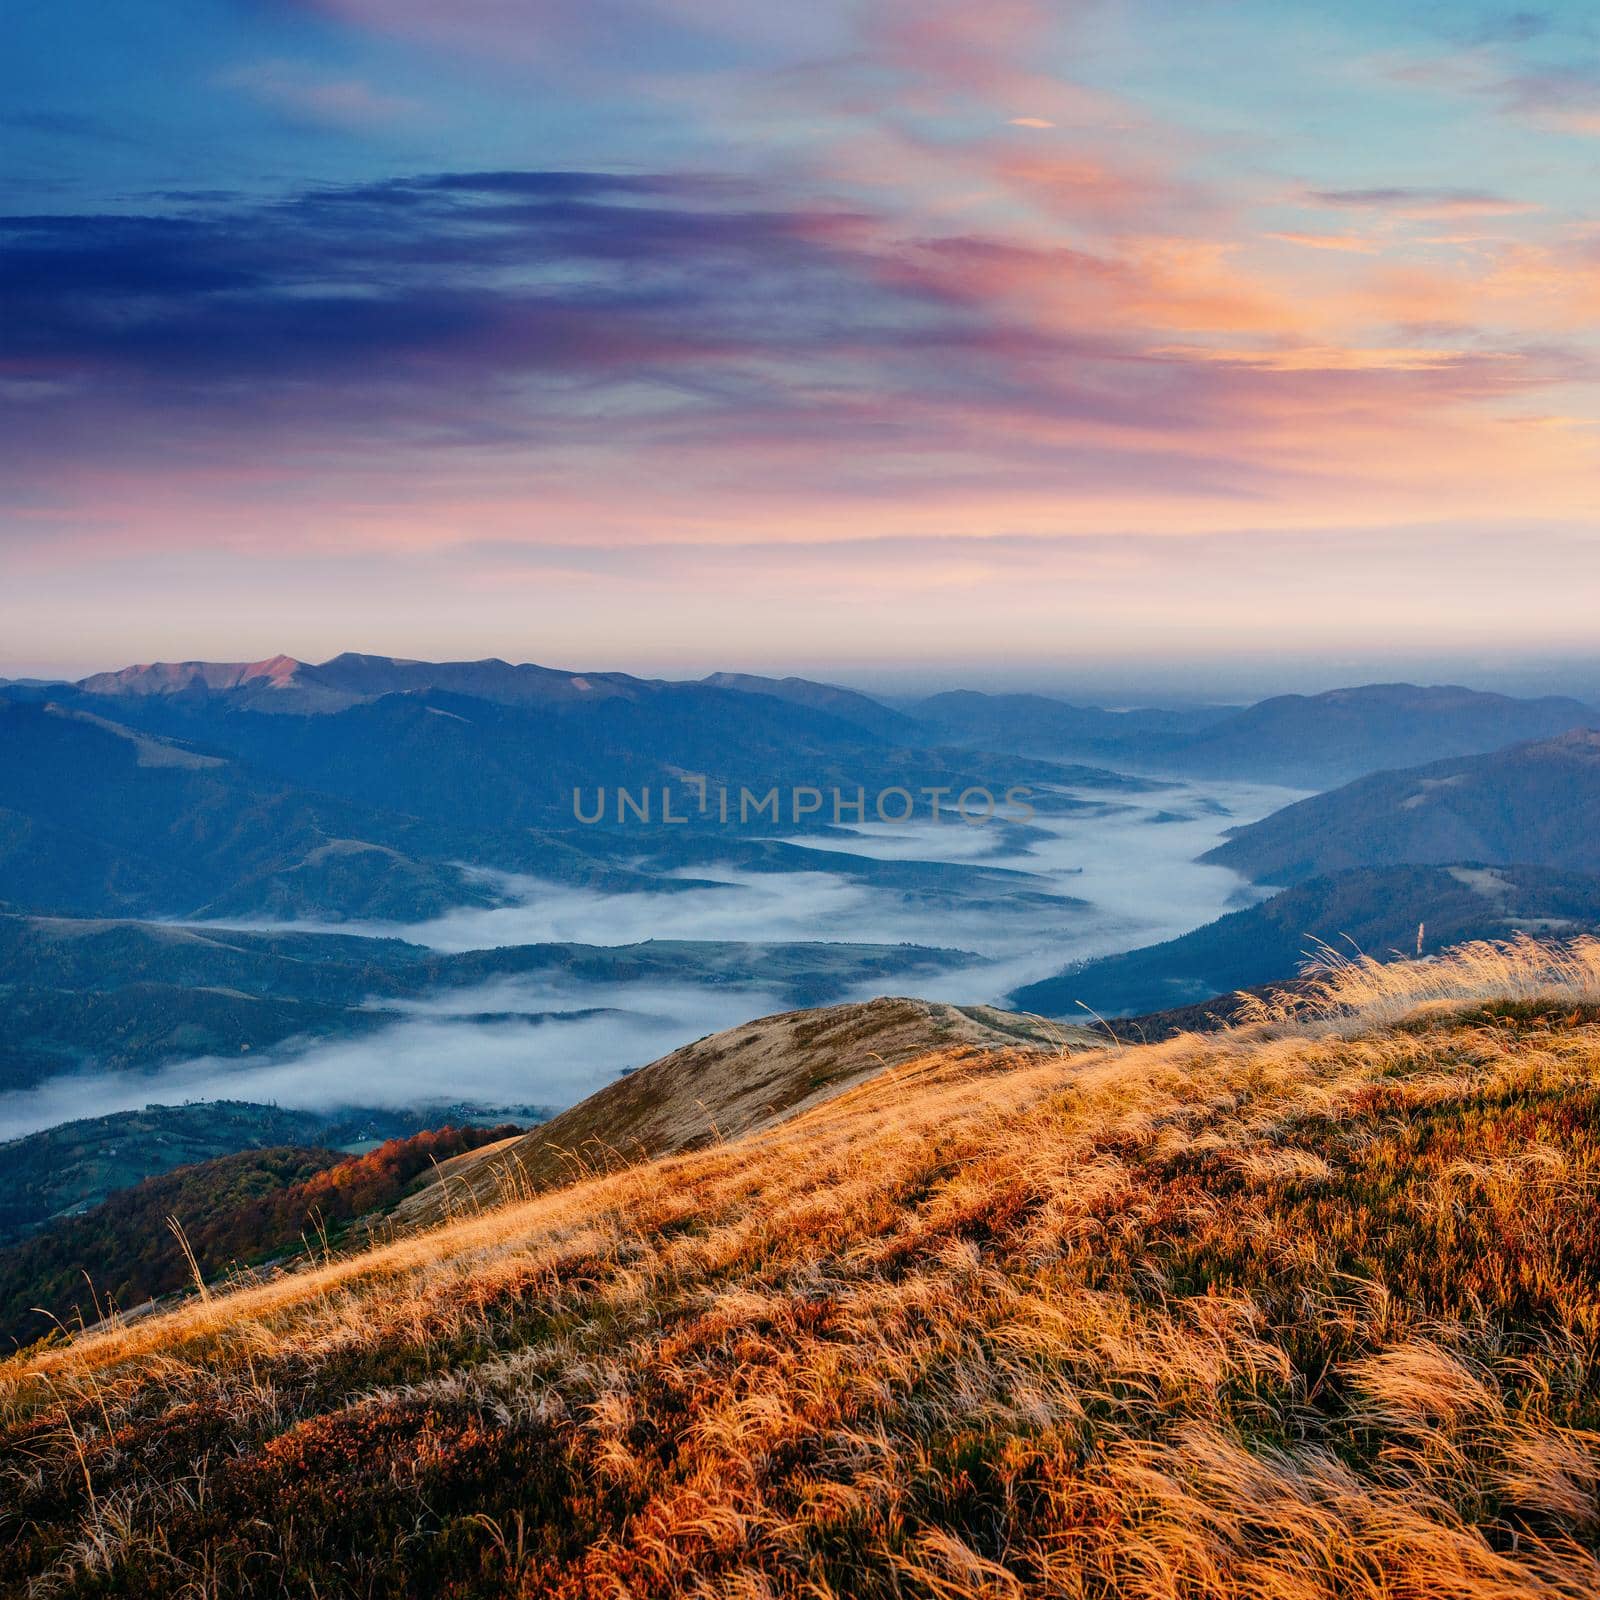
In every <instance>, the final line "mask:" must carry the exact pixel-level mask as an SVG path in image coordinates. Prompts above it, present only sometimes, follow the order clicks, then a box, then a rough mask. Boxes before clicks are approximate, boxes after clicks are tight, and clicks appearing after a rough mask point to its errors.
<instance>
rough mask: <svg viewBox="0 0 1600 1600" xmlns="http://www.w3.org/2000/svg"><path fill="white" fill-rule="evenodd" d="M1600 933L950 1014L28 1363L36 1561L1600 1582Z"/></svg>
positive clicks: (1201, 1586)
mask: <svg viewBox="0 0 1600 1600" xmlns="http://www.w3.org/2000/svg"><path fill="white" fill-rule="evenodd" d="M1597 974H1600V945H1596V944H1595V943H1594V942H1593V941H1589V942H1585V943H1582V944H1579V945H1574V946H1568V947H1564V948H1563V949H1561V950H1552V949H1549V948H1546V947H1539V946H1533V945H1531V944H1527V943H1519V944H1515V945H1512V946H1504V947H1489V946H1475V947H1470V948H1469V949H1468V950H1466V951H1465V952H1462V953H1460V954H1458V955H1456V956H1453V957H1450V958H1442V959H1440V960H1437V961H1434V962H1428V963H1419V964H1412V965H1408V966H1406V967H1404V968H1395V967H1391V968H1385V969H1382V971H1381V972H1373V971H1372V970H1370V969H1369V968H1368V967H1367V966H1366V965H1365V964H1357V965H1355V966H1352V967H1347V968H1346V969H1345V970H1343V971H1340V972H1331V973H1327V974H1325V975H1324V977H1323V980H1322V982H1323V988H1322V992H1321V994H1320V997H1319V1003H1318V1004H1317V1005H1316V1006H1315V1007H1307V1006H1306V1005H1305V1004H1304V1002H1303V1001H1301V1002H1299V1003H1298V1004H1297V1006H1296V1008H1295V1010H1294V1012H1293V1014H1292V1015H1291V1013H1290V1010H1289V1008H1288V1007H1287V1005H1286V1006H1285V1007H1280V1008H1278V1009H1277V1010H1276V1011H1275V1012H1273V1013H1272V1014H1271V1015H1264V1016H1263V1017H1262V1018H1261V1019H1260V1020H1258V1021H1257V1022H1256V1023H1254V1024H1252V1025H1251V1026H1249V1027H1246V1028H1243V1029H1237V1030H1234V1031H1232V1032H1230V1033H1226V1034H1221V1035H1215V1036H1208V1037H1204V1038H1202V1037H1196V1036H1186V1037H1182V1038H1179V1039H1175V1040H1171V1041H1167V1042H1165V1043H1163V1044H1160V1045H1154V1046H1144V1047H1139V1048H1126V1049H1095V1050H1084V1051H1080V1052H1078V1053H1073V1054H1068V1053H1038V1052H1035V1053H1012V1054H1006V1053H994V1052H990V1053H978V1052H965V1053H934V1054H931V1055H929V1056H926V1057H924V1058H922V1059H920V1060H917V1061H914V1062H912V1063H909V1064H908V1065H906V1066H904V1067H901V1068H899V1069H897V1070H895V1071H893V1072H890V1073H886V1074H882V1075H880V1076H878V1077H876V1078H873V1079H870V1080H868V1081H866V1082H864V1083H861V1084H858V1085H856V1086H854V1087H852V1088H850V1089H848V1090H846V1091H845V1092H844V1093H843V1094H841V1095H839V1096H838V1097H836V1098H835V1099H833V1100H831V1101H828V1102H826V1103H825V1104H823V1105H821V1106H818V1107H815V1108H813V1109H811V1110H809V1111H807V1112H805V1113H804V1114H802V1115H801V1116H799V1117H797V1118H795V1119H794V1120H792V1121H790V1122H787V1123H784V1124H782V1125H780V1126H778V1127H776V1128H773V1129H769V1130H767V1131H765V1132H762V1133H759V1134H755V1135H752V1136H749V1137H747V1138H744V1139H742V1140H737V1141H732V1142H729V1143H727V1144H723V1145H720V1146H717V1147H715V1148H712V1149H709V1150H705V1151H702V1152H698V1153H695V1154H691V1155H683V1156H678V1157H674V1158H669V1159H667V1160H664V1161H658V1162H655V1163H652V1164H648V1165H642V1166H639V1167H635V1168H632V1169H629V1170H626V1171H622V1172H615V1173H611V1174H608V1175H605V1176H601V1177H597V1178H594V1179H591V1180H588V1181H585V1182H581V1183H578V1184H575V1185H574V1186H572V1187H569V1188H565V1189H561V1190H557V1191H555V1192H552V1193H549V1194H545V1195H542V1196H538V1197H535V1198H531V1199H527V1200H524V1201H520V1202H517V1203H514V1204H510V1205H507V1206H505V1207H503V1208H501V1209H498V1210H495V1211H493V1212H488V1213H485V1214H482V1215H479V1216H473V1217H469V1218H465V1219H461V1220H458V1221H456V1222H454V1223H452V1224H450V1225H448V1226H446V1227H443V1228H440V1229H438V1230H436V1231H434V1232H431V1233H428V1234H425V1235H420V1236H417V1237H413V1238H409V1239H405V1240H401V1241H399V1242H397V1243H394V1244H391V1245H388V1246H385V1247H383V1248H380V1249H376V1250H374V1251H372V1252H370V1253H369V1254H366V1255H363V1256H360V1257H357V1258H354V1259H349V1260H335V1261H333V1262H330V1263H327V1264H325V1265H323V1266H320V1267H317V1268H315V1269H313V1270H307V1271H304V1272H301V1273H297V1274H295V1275H293V1276H290V1277H286V1278H283V1279H280V1280H278V1281H276V1282H272V1283H268V1284H263V1285H261V1286H258V1287H255V1288H249V1289H244V1290H242V1291H238V1292H234V1293H230V1294H226V1295H219V1296H214V1297H213V1298H212V1299H211V1300H210V1301H209V1302H205V1303H202V1302H199V1301H195V1302H193V1303H191V1304H189V1305H186V1306H185V1307H183V1308H181V1309H180V1310H178V1311H176V1312H174V1313H172V1314H169V1315H166V1316H163V1317H160V1318H153V1319H150V1320H148V1321H146V1322H143V1323H136V1324H134V1325H132V1326H129V1327H127V1328H122V1329H111V1330H108V1331H105V1332H102V1333H98V1334H95V1335H93V1336H91V1337H87V1338H83V1339H80V1340H78V1341H77V1342H75V1343H74V1344H72V1345H70V1346H67V1347H64V1348H59V1349H52V1350H44V1351H41V1352H38V1353H36V1354H35V1355H34V1356H32V1357H31V1358H25V1359H18V1360H15V1361H13V1362H11V1363H8V1364H6V1365H4V1366H0V1504H4V1506H5V1507H6V1510H5V1513H4V1521H3V1522H0V1541H3V1544H4V1549H3V1552H0V1581H4V1582H5V1583H6V1584H8V1585H9V1586H10V1589H11V1591H12V1592H17V1593H33V1594H54V1593H74V1594H109V1593H118V1594H122V1593H135V1594H151V1595H155V1594H191V1595H206V1594H217V1595H222V1594H228V1595H232V1594H252V1595H269V1594H271V1595H275V1594H293V1595H309V1594H316V1595H319V1596H323V1597H329V1596H333V1595H361V1596H379V1595H383V1596H388V1595H393V1596H401V1595H413V1594H418V1595H420V1594H430V1595H431V1594H438V1595H502V1594H504V1595H524V1596H532V1595H544V1594H571V1595H586V1596H613V1597H615V1596H624V1595H640V1596H644V1595H690V1594H696V1595H721V1596H729V1597H732V1596H745V1597H757V1596H779V1595H796V1596H799V1595H805V1596H811V1597H816V1600H823V1597H828V1596H856V1595H861V1596H876V1595H882V1596H893V1597H896V1600H909V1597H913V1596H928V1597H937V1600H958V1597H969V1596H1010V1595H1022V1594H1028V1595H1034V1594H1037V1595H1052V1596H1063V1597H1080V1596H1102V1595H1118V1596H1130V1597H1139V1600H1146V1597H1148V1600H1177V1597H1186V1596H1202V1595H1204V1596H1213V1595H1217V1596H1238V1597H1241V1600H1242V1597H1245V1596H1266V1597H1272V1600H1313V1597H1315V1600H1323V1597H1329V1600H1331V1597H1333V1596H1341V1597H1342V1596H1352V1597H1363V1600H1365V1597H1371V1600H1379V1597H1383V1600H1392V1597H1400V1596H1404V1597H1408V1600H1423V1597H1439V1600H1444V1597H1451V1600H1458V1597H1464V1600H1490V1597H1495V1600H1499V1597H1512V1596H1528V1597H1535V1596H1537V1597H1545V1600H1550V1597H1565V1596H1570V1597H1578V1596H1593V1595H1595V1594H1596V1593H1600V1560H1597V1556H1596V1549H1597V1545H1600V1434H1597V1432H1596V1429H1597V1428H1600V1227H1597V1224H1596V1207H1597V1202H1600V1020H1597V1018H1600V1012H1597V1011H1595V1010H1592V1009H1590V1007H1591V1005H1592V1003H1593V1002H1594V1001H1595V999H1596V998H1600V995H1597V989H1600V986H1597V984H1596V981H1595V979H1596V975H1597ZM1419 1007H1420V1008H1421V1009H1420V1011H1419Z"/></svg>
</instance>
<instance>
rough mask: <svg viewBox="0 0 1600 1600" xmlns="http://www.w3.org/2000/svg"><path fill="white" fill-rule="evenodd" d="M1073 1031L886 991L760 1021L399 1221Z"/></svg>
mask: <svg viewBox="0 0 1600 1600" xmlns="http://www.w3.org/2000/svg"><path fill="white" fill-rule="evenodd" d="M1065 1036H1075V1033H1074V1030H1068V1034H1067V1035H1065ZM1065 1036H1064V1035H1062V1034H1061V1032H1060V1030H1057V1029H1051V1028H1041V1027H1040V1026H1039V1025H1038V1024H1037V1023H1035V1022H1033V1021H1032V1020H1030V1019H1029V1018H1026V1017H1019V1016H1014V1015H1011V1014H1009V1013H1006V1012H1003V1011H997V1010H994V1009H993V1008H992V1007H988V1006H953V1005H944V1004H940V1003H936V1002H932V1001H927V1000H910V999H904V998H893V997H887V996H885V997H880V998H879V999H875V1000H867V1001H860V1002H855V1003H852V1004H848V1005H838V1006H826V1007H823V1008H821V1009H816V1008H811V1009H807V1010H803V1011H786V1012H782V1013H780V1014H778V1015H776V1016H771V1017H757V1018H755V1019H754V1020H753V1021H750V1022H747V1023H743V1024H741V1025H740V1026H739V1027H737V1028H728V1029H726V1030H724V1031H723V1032H721V1033H714V1034H710V1035H708V1036H707V1037H706V1038H704V1039H699V1040H696V1041H695V1042H694V1043H693V1044H688V1045H685V1046H683V1048H682V1049H679V1050H674V1051H673V1052H672V1053H671V1054H670V1055H666V1056H663V1057H662V1058H661V1059H660V1060H659V1061H653V1062H651V1063H650V1065H649V1066H646V1067H640V1068H639V1070H638V1071H636V1072H631V1073H629V1074H628V1075H627V1076H626V1077H623V1078H620V1079H619V1080H618V1081H617V1082H615V1083H612V1084H608V1085H607V1086H606V1087H605V1088H604V1089H601V1090H600V1091H599V1092H598V1093H596V1094H592V1095H590V1096H589V1098H588V1099H587V1100H584V1101H582V1102H580V1103H579V1104H578V1105H576V1106H573V1107H572V1108H571V1109H570V1110H568V1111H563V1112H561V1113H560V1114H559V1115H558V1116H555V1117H552V1118H551V1119H550V1120H549V1121H548V1122H544V1123H541V1124H540V1125H539V1126H538V1127H537V1128H535V1129H534V1130H533V1131H532V1132H531V1133H529V1134H526V1135H525V1136H524V1137H523V1138H521V1139H519V1140H517V1141H515V1142H514V1143H512V1144H509V1145H507V1146H506V1147H504V1148H501V1149H497V1150H496V1151H495V1152H494V1153H493V1156H492V1158H488V1157H486V1158H485V1159H484V1160H482V1161H481V1162H478V1163H471V1164H465V1163H464V1164H460V1165H458V1166H457V1167H456V1169H455V1170H454V1171H453V1172H452V1173H451V1175H450V1177H449V1178H448V1180H446V1181H445V1182H443V1183H441V1184H438V1185H436V1186H433V1187H431V1188H428V1189H425V1190H423V1191H421V1192H420V1193H419V1194H417V1195H416V1196H414V1197H413V1198H412V1199H410V1200H408V1201H407V1202H406V1203H405V1204H404V1205H402V1206H401V1207H400V1209H399V1210H398V1212H397V1213H396V1216H395V1221H396V1222H397V1223H399V1224H401V1225H410V1226H415V1225H419V1224H427V1223H432V1222H438V1221H440V1220H442V1219H443V1218H445V1217H447V1216H449V1215H451V1214H453V1213H454V1212H456V1211H459V1210H462V1209H476V1208H478V1207H481V1206H483V1205H485V1204H494V1203H496V1202H497V1201H501V1200H504V1199H505V1198H506V1197H507V1196H508V1195H512V1194H518V1193H529V1192H532V1191H533V1190H537V1189H543V1188H548V1187H550V1186H551V1185H553V1184H556V1183H559V1182H561V1181H563V1180H570V1179H571V1178H572V1176H573V1175H574V1174H575V1173H578V1172H586V1171H592V1170H597V1169H598V1170H604V1169H606V1168H609V1167H613V1166H618V1165H623V1166H626V1165H629V1164H632V1163H635V1162H639V1161H644V1160H650V1159H652V1158H654V1157H657V1156H663V1155H670V1154H674V1153H676V1152H679V1151H683V1150H693V1149H697V1148H698V1147H700V1146H701V1145H705V1144H710V1143H714V1142H718V1141H721V1140H723V1139H728V1138H733V1137H736V1136H738V1135H741V1134H745V1133H748V1132H750V1131H751V1130H753V1129H756V1128H762V1127H767V1126H769V1125H771V1124H773V1123H776V1122H780V1121H782V1120H783V1119H784V1118H785V1117H789V1116H792V1115H794V1114H795V1113H796V1112H797V1111H798V1110H800V1109H801V1108H803V1107H805V1106H807V1105H811V1104H813V1103H816V1102H818V1101H820V1100H823V1099H826V1098H827V1097H828V1096H829V1095H832V1094H835V1093H837V1092H838V1091H839V1090H840V1089H841V1088H843V1087H845V1086H846V1085H847V1084H849V1083H851V1082H853V1081H855V1080H857V1079H859V1078H862V1077H864V1076H871V1075H872V1074H874V1073H877V1072H883V1071H888V1070H889V1069H891V1068H893V1067H896V1066H898V1065H899V1064H900V1063H901V1062H904V1061H907V1060H910V1059H911V1058H912V1057H914V1056H920V1055H923V1054H925V1053H926V1052H927V1051H928V1050H930V1049H933V1048H938V1049H943V1050H948V1051H957V1050H963V1049H990V1050H992V1049H997V1048H1004V1047H1008V1046H1012V1045H1016V1044H1018V1043H1024V1044H1030V1045H1040V1044H1044V1043H1049V1042H1053V1041H1054V1040H1056V1039H1058V1038H1061V1037H1065Z"/></svg>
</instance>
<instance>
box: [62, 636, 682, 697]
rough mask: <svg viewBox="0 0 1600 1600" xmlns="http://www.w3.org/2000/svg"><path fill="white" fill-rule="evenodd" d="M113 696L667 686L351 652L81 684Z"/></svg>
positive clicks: (526, 667) (160, 668) (553, 691)
mask: <svg viewBox="0 0 1600 1600" xmlns="http://www.w3.org/2000/svg"><path fill="white" fill-rule="evenodd" d="M75 687H76V688H78V689H79V690H81V691H82V692H83V693H84V694H90V695H103V696H106V697H108V698H116V697H124V696H134V697H146V696H179V695H181V696H187V697H189V698H191V699H205V698H208V697H210V696H227V697H229V698H230V699H231V700H232V701H233V702H234V703H235V704H239V705H242V706H246V707H248V708H249V709H250V710H254V711H281V712H326V711H337V710H344V709H345V708H347V707H349V706H354V705H359V704H361V703H362V702H363V701H367V700H376V699H380V698H381V697H382V696H384V695H388V694H407V693H417V692H419V691H424V690H428V689H440V690H444V691H446V692H448V693H454V694H464V695H470V696H472V697H474V698H476V699H482V700H490V701H494V702H496V703H499V704H502V705H547V706H549V705H562V704H570V703H572V702H574V701H583V702H593V701H596V700H604V699H608V698H612V697H614V696H621V697H623V698H627V699H639V698H642V697H643V696H645V695H647V694H649V693H650V692H652V691H653V690H654V689H656V688H659V687H662V685H660V684H659V683H655V682H652V681H650V680H647V679H642V678H633V677H630V676H629V675H628V674H627V673H622V672H596V673H574V672H560V671H557V670H555V669H553V668H550V667H540V666H534V665H532V664H531V663H522V664H520V665H513V664H512V663H510V662H508V661H502V660H500V659H499V658H498V657H489V658H486V659H484V660H482V661H414V660H409V659H406V658H403V657H398V656H379V655H363V654H360V653H358V652H356V651H350V650H347V651H345V652H344V653H343V654H341V655H337V656H333V657H331V658H330V659H329V660H327V661H323V662H320V663H317V664H315V665H313V664H312V663H310V662H305V661H299V660H296V659H295V658H294V657H293V656H286V655H277V656H272V657H269V658H268V659H267V660H265V661H253V662H216V661H175V662H166V661H156V662H147V663H141V664H139V665H137V666H131V667H124V668H122V669H121V670H120V671H117V672H97V673H93V674H91V675H90V676H89V677H87V678H80V679H79V680H78V682H77V684H76V685H75Z"/></svg>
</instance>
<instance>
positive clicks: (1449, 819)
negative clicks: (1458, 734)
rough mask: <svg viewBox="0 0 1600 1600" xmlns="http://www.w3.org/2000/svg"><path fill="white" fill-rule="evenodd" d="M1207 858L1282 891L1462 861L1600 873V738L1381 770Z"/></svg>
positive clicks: (1252, 828)
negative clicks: (1341, 876)
mask: <svg viewBox="0 0 1600 1600" xmlns="http://www.w3.org/2000/svg"><path fill="white" fill-rule="evenodd" d="M1201 859H1202V860H1204V861H1210V862H1215V863H1216V864H1217V865H1218V866H1223V867H1231V868H1233V870H1234V871H1236V872H1242V873H1243V874H1244V875H1245V876H1246V877H1249V878H1253V879H1254V880H1255V881H1256V882H1257V883H1274V884H1288V883H1299V882H1301V881H1303V880H1304V879H1306V878H1315V877H1320V876H1322V875H1323V874H1325V873H1330V872H1341V871H1344V870H1345V869H1346V868H1349V867H1388V866H1397V865H1400V864H1402V863H1410V864H1415V865H1431V864H1434V863H1447V862H1456V861H1475V862H1480V863H1482V864H1485V865H1488V866H1500V865H1505V864H1509V863H1512V862H1521V863H1525V864H1528V865H1533V866H1541V867H1564V868H1567V869H1569V870H1571V871H1575V872H1600V731H1597V730H1595V729H1589V728H1579V729H1574V730H1573V731H1572V732H1570V733H1566V734H1563V735H1562V736H1561V737H1559V738H1556V739H1545V740H1543V741H1541V742H1539V743H1537V744H1518V745H1512V746H1511V747H1510V748H1509V749H1505V750H1496V751H1495V752H1494V753H1493V754H1491V755H1485V756H1465V757H1462V758H1461V759H1459V760H1455V761H1436V762H1434V763H1433V764H1432V765H1430V766H1426V767H1411V768H1407V769H1405V770H1404V771H1400V772H1377V773H1374V774H1373V775H1372V776H1371V777H1370V778H1361V779H1358V780H1357V781H1356V782H1355V783H1349V784H1346V785H1345V786H1344V788H1342V789H1335V790H1333V791H1332V792H1331V793H1329V794H1319V795H1313V796H1312V797H1311V798H1310V799H1309V800H1302V801H1300V802H1298V803H1297V804H1295V805H1292V806H1285V807H1284V808H1283V810H1281V811H1275V812H1273V814H1272V815H1271V816H1270V817H1264V818H1263V819H1262V820H1261V821H1260V822H1255V823H1251V824H1250V825H1249V826H1248V827H1245V828H1241V829H1239V830H1238V832H1237V833H1235V834H1234V836H1233V837H1232V838H1230V839H1229V840H1228V842H1227V843H1226V844H1222V845H1218V846H1217V848H1216V849H1215V850H1212V851H1209V852H1208V853H1207V854H1206V855H1205V856H1203V857H1202V858H1201Z"/></svg>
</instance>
